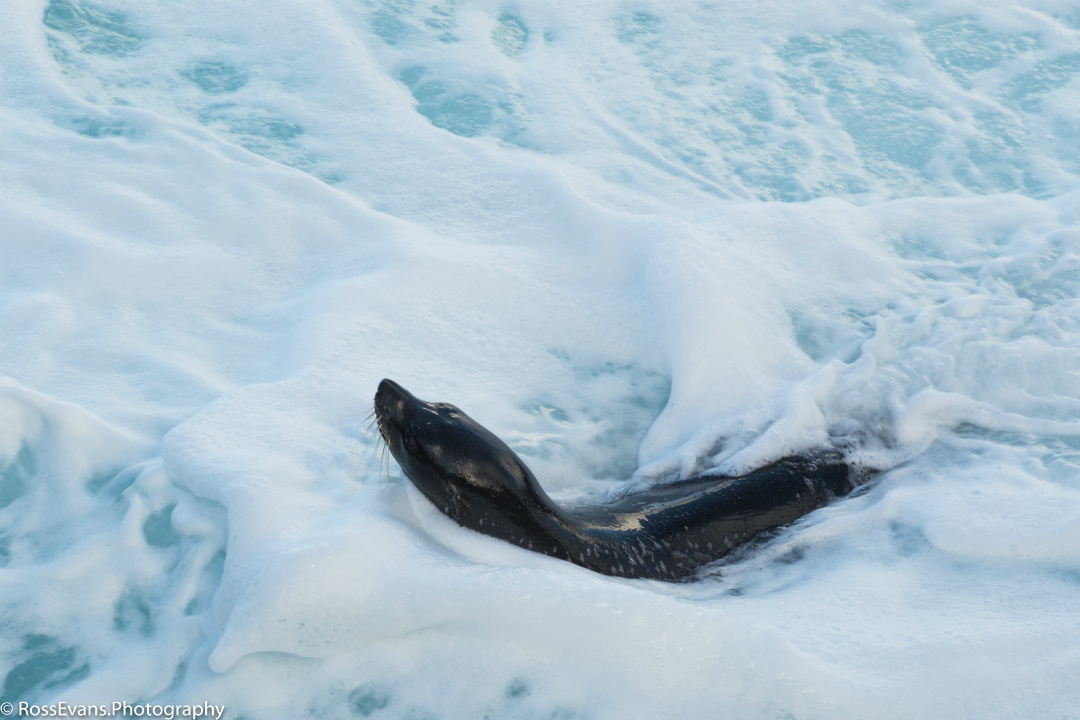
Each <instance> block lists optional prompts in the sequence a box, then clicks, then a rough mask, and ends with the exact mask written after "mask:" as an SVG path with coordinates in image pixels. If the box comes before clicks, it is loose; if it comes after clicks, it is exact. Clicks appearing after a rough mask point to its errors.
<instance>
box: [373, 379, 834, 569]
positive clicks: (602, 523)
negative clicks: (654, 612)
mask: <svg viewBox="0 0 1080 720" xmlns="http://www.w3.org/2000/svg"><path fill="white" fill-rule="evenodd" d="M375 414H376V417H377V419H378V424H379V432H380V433H381V434H382V437H383V439H384V440H385V441H386V444H387V445H388V446H389V447H390V452H391V453H393V455H394V458H395V459H396V460H397V462H398V464H399V465H400V466H401V469H402V471H404V473H405V475H406V476H407V477H408V478H409V479H410V480H411V481H412V482H413V484H414V485H416V487H417V488H418V489H419V490H420V491H421V492H422V493H424V495H425V496H427V498H428V499H429V500H431V502H432V503H434V504H435V506H436V507H437V508H439V509H440V510H441V511H443V512H444V513H446V515H448V516H450V517H451V518H453V519H454V520H455V521H456V522H457V523H458V524H460V525H463V526H465V527H467V528H470V529H472V530H476V531H478V532H482V533H484V534H486V535H491V536H493V537H497V538H499V539H501V540H506V541H508V542H512V543H514V544H515V545H519V546H521V547H523V548H527V549H529V550H534V551H536V552H540V553H544V554H546V555H551V556H553V557H557V558H562V559H563V560H569V561H571V562H573V563H576V564H578V565H581V566H583V567H587V568H589V569H590V570H595V571H596V572H600V573H604V574H606V575H618V576H621V577H628V578H654V579H658V580H678V579H682V578H685V577H687V576H689V575H690V574H692V573H693V572H694V571H695V570H696V569H697V568H699V567H701V566H702V565H704V564H706V563H709V562H712V561H713V560H717V559H718V558H721V557H723V556H724V555H726V554H727V553H729V552H730V551H731V550H732V549H733V548H734V547H736V546H737V545H740V544H742V543H745V542H746V541H748V540H750V539H751V538H753V537H754V536H755V535H757V534H758V533H761V532H763V531H765V530H771V529H774V528H777V527H779V526H781V525H785V524H787V523H790V522H793V521H794V520H797V519H798V518H800V517H802V516H803V515H806V514H807V513H809V512H812V511H813V510H816V509H818V508H820V507H822V506H824V505H826V504H828V503H829V502H830V501H832V500H833V499H834V498H836V497H839V496H843V495H846V494H847V493H849V492H850V491H851V490H852V489H853V487H854V485H853V482H852V472H851V470H850V468H849V467H848V465H847V464H846V463H845V462H844V461H843V458H842V457H841V456H840V455H839V454H838V453H835V452H826V453H822V454H821V455H819V456H816V457H801V456H800V457H788V458H784V459H782V460H779V461H777V462H775V463H773V464H771V465H768V466H766V467H763V468H761V469H759V470H755V471H753V472H751V473H750V474H748V475H743V476H740V477H722V476H701V477H697V478H692V479H690V480H686V481H683V482H679V483H677V484H674V485H667V486H663V487H657V488H653V489H651V490H646V491H644V492H640V493H636V494H634V495H631V496H629V497H626V498H623V499H622V500H619V501H617V502H614V503H610V504H605V505H597V506H592V507H584V508H563V507H560V506H559V505H557V504H556V503H555V502H553V501H552V500H551V498H549V497H548V495H547V493H545V492H544V490H543V488H541V487H540V484H539V483H538V482H537V480H536V478H535V477H534V476H533V474H532V472H531V471H530V470H529V468H527V467H526V466H525V463H523V462H522V461H521V458H519V457H518V456H517V455H516V454H515V453H514V451H513V450H511V449H510V448H509V447H507V445H506V443H504V442H503V441H502V440H500V439H499V438H498V437H496V436H495V435H494V434H492V433H491V432H490V431H489V430H487V429H486V428H484V427H483V426H481V425H480V424H479V423H477V422H476V421H474V420H473V419H472V418H470V417H469V416H468V415H466V414H465V413H463V412H461V410H459V409H458V408H456V407H454V406H453V405H448V404H445V403H428V402H424V401H423V400H419V399H417V398H415V397H413V396H412V395H411V394H410V393H409V392H408V391H407V390H405V389H404V388H403V387H401V386H400V385H398V384H397V383H395V382H393V381H392V380H383V381H382V382H381V383H380V384H379V389H378V392H377V393H376V394H375Z"/></svg>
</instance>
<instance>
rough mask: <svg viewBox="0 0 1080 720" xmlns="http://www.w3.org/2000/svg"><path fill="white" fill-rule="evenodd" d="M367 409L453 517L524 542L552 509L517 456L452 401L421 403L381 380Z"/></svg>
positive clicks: (411, 474) (406, 466) (404, 463)
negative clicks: (371, 411) (373, 408)
mask: <svg viewBox="0 0 1080 720" xmlns="http://www.w3.org/2000/svg"><path fill="white" fill-rule="evenodd" d="M375 416H376V418H377V419H378V424H379V432H380V434H381V435H382V437H383V440H385V441H386V444H387V446H388V447H389V448H390V452H391V453H392V454H393V456H394V459H395V460H397V462H398V465H400V466H401V469H402V471H403V472H404V473H405V475H406V476H407V477H408V478H409V479H410V480H411V481H412V482H413V484H414V485H416V487H417V488H418V489H419V490H420V492H422V493H423V494H424V495H425V496H426V497H427V498H428V499H429V500H430V501H431V502H432V503H433V504H434V505H435V506H436V507H437V508H439V509H440V510H442V511H443V512H444V513H446V514H447V515H449V516H450V517H451V518H453V519H454V520H456V521H457V522H458V523H459V524H461V525H464V526H465V527H468V528H472V529H474V530H478V531H480V532H485V533H488V534H497V535H499V536H501V537H504V538H505V539H508V540H513V541H516V542H518V543H519V544H523V545H526V546H528V544H529V540H530V536H532V535H533V533H534V530H535V528H536V527H537V523H538V521H539V522H542V519H543V517H544V516H550V515H551V514H552V510H551V508H552V507H553V505H552V503H551V501H550V500H549V499H548V498H547V495H546V494H545V493H544V491H543V490H542V489H541V488H540V485H539V483H537V481H536V478H535V477H534V476H533V474H532V472H531V471H530V470H529V468H528V467H526V466H525V463H524V462H522V461H521V459H520V458H519V457H518V456H517V455H516V454H515V453H514V451H513V450H511V449H510V448H509V447H508V446H507V445H506V443H504V442H503V441H502V440H500V439H499V438H498V437H496V436H495V435H494V434H493V433H492V432H491V431H489V430H488V429H487V428H485V427H483V426H482V425H480V424H479V423H478V422H476V421H475V420H473V419H472V418H470V417H469V416H468V415H466V414H465V413H463V412H462V411H461V410H459V409H458V408H456V407H454V406H453V405H450V404H447V403H429V402H424V401H423V400H420V399H419V398H417V397H415V396H414V395H412V393H410V392H409V391H408V390H406V389H405V388H403V387H401V386H400V385H398V384H397V383H396V382H394V381H393V380H383V381H382V382H381V383H379V389H378V391H377V392H376V393H375Z"/></svg>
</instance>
